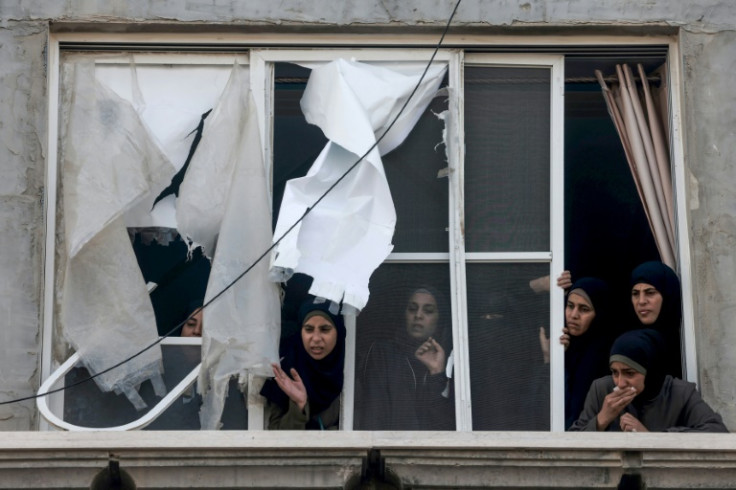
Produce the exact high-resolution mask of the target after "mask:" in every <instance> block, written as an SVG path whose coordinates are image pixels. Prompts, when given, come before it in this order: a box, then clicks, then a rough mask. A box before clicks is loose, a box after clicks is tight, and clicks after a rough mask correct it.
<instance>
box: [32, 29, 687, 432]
mask: <svg viewBox="0 0 736 490" xmlns="http://www.w3.org/2000/svg"><path fill="white" fill-rule="evenodd" d="M407 37H408V38H409V39H407ZM436 41H437V36H434V35H429V34H416V35H414V34H412V35H410V36H407V35H405V34H404V35H402V36H398V35H396V34H359V35H355V34H316V35H315V34H278V33H270V34H269V33H267V34H265V35H264V34H263V33H261V34H234V33H230V34H210V33H200V34H150V33H123V34H115V33H98V32H53V31H52V32H50V33H49V39H48V65H47V66H48V69H47V87H48V122H49V125H48V135H47V149H48V160H47V165H46V175H45V182H46V185H45V194H44V218H45V228H46V235H45V241H44V259H43V263H44V270H43V293H42V297H43V305H42V319H41V325H42V334H41V339H42V340H41V352H40V356H39V358H40V367H41V378H42V381H43V380H44V379H46V378H47V377H48V376H49V373H50V372H51V369H52V356H51V353H52V351H53V329H54V328H53V318H54V306H55V299H54V298H55V287H54V281H55V256H54V255H55V250H56V249H55V238H56V200H57V185H58V150H59V148H58V136H59V134H58V122H59V114H58V104H59V88H60V87H59V69H60V60H61V54H60V52H61V50H62V49H65V48H69V49H79V50H84V49H85V48H89V49H90V50H95V49H97V47H99V46H103V47H104V46H116V47H117V48H119V49H121V50H124V49H125V47H127V46H133V47H141V46H146V45H150V44H157V45H158V44H160V45H164V44H165V45H166V46H167V49H170V50H171V51H176V50H177V45H181V47H182V49H183V50H186V49H191V47H192V46H195V49H196V46H201V47H203V48H202V49H210V50H213V51H217V52H221V51H231V50H234V51H236V52H243V51H246V50H248V51H250V55H251V63H250V66H251V82H252V85H251V86H252V88H253V90H254V93H255V92H256V91H257V90H258V91H260V92H261V93H262V94H263V98H262V99H261V100H260V101H259V100H258V99H257V101H256V104H257V109H258V111H259V119H260V121H262V122H265V121H267V120H268V114H269V113H268V112H267V107H268V106H267V104H266V101H267V100H268V97H267V94H268V90H270V88H269V87H268V84H267V83H266V78H265V77H255V72H258V71H259V70H261V68H260V67H259V63H261V60H260V59H254V57H253V53H254V52H258V53H268V54H267V55H263V56H262V58H263V62H264V65H263V71H261V73H265V69H266V64H265V60H271V61H273V60H277V59H278V58H279V57H280V56H282V55H283V54H284V53H287V52H289V53H295V52H300V53H311V54H308V55H305V58H310V57H311V58H320V57H322V58H323V59H325V60H326V59H328V58H329V59H331V58H332V57H334V55H335V53H337V52H338V51H345V50H348V49H349V50H353V51H355V50H357V51H360V52H362V54H365V53H368V52H370V51H371V50H377V51H380V52H381V55H380V56H379V57H382V58H386V57H387V53H394V54H395V57H394V58H402V59H403V58H405V56H406V53H407V52H408V50H407V49H406V48H405V47H406V46H409V47H417V50H418V51H419V52H422V53H427V52H429V51H428V50H430V49H431V48H432V47H433V46H434V44H435V43H436ZM663 44H664V45H666V46H667V48H668V50H667V60H668V67H669V73H670V80H671V84H670V91H669V97H668V100H669V119H670V135H669V142H670V152H671V157H672V174H673V187H674V191H675V192H674V195H675V216H676V231H677V243H676V245H677V256H678V260H679V270H678V272H679V273H680V280H681V287H682V299H683V345H684V357H685V359H684V360H685V373H686V378H687V379H688V380H689V381H694V382H697V381H698V377H699V374H698V370H697V356H696V346H695V327H694V312H693V310H694V308H693V304H694V300H693V294H694V292H693V287H692V280H693V279H692V273H691V262H690V244H689V235H688V230H689V227H688V215H687V207H686V206H687V202H686V201H687V192H686V191H687V185H686V182H687V180H686V178H687V176H686V171H685V157H684V142H683V134H684V131H683V130H684V118H683V116H682V99H683V96H682V92H683V80H682V66H681V62H680V54H679V53H680V50H679V45H678V39H677V37H676V36H648V37H643V36H641V37H640V36H630V35H626V36H613V35H607V36H595V35H593V36H591V35H584V36H563V35H554V36H542V35H538V36H520V35H492V36H486V35H480V34H473V35H464V34H452V33H451V34H449V35H448V36H447V37H446V39H445V44H444V46H445V48H444V49H443V50H441V51H440V53H443V52H444V53H449V52H451V51H453V49H454V50H455V51H456V52H457V53H458V55H457V59H454V58H453V59H451V57H449V55H448V60H449V61H450V74H451V75H450V76H451V77H452V76H455V77H457V79H456V80H455V83H456V84H457V86H459V87H462V68H463V63H464V62H467V60H471V61H472V60H474V59H475V58H476V57H478V56H482V57H489V58H488V59H491V58H493V59H500V58H497V57H499V56H505V55H497V54H483V55H480V54H476V53H471V52H465V51H464V49H468V48H469V49H471V50H472V49H479V48H482V49H487V50H491V51H492V50H494V49H501V48H503V47H507V46H515V47H521V48H523V47H527V48H528V49H529V50H530V51H534V49H535V48H538V47H539V46H559V47H560V48H561V51H562V50H563V48H564V47H571V46H627V45H631V46H646V45H663ZM298 46H301V47H300V48H295V47H298ZM365 46H371V48H365ZM397 46H401V48H400V49H399V48H397ZM259 48H260V49H259ZM266 48H267V49H266ZM546 50H547V51H549V48H546ZM319 53H322V54H319ZM177 56H178V52H177ZM371 56H372V55H371ZM510 56H511V57H518V56H519V55H516V54H514V55H510ZM529 56H535V55H529ZM536 56H541V57H544V56H546V55H536ZM551 56H552V57H555V58H561V59H562V60H563V62H564V55H551ZM361 59H370V56H368V58H361ZM438 59H441V58H438ZM281 61H293V60H291V59H290V60H286V59H282V60H281ZM506 62H509V61H508V60H506ZM256 67H258V68H256ZM563 68H564V65H563ZM453 73H454V74H455V75H453ZM272 75H273V74H272V73H271V77H272ZM561 80H562V84H563V85H562V91H563V92H562V95H564V75H563V76H562V78H561ZM451 83H452V82H451ZM259 84H260V86H259ZM553 85H555V86H556V85H557V83H556V82H555V81H554V80H553ZM272 86H273V85H272V84H271V87H272ZM555 90H556V89H555ZM555 98H556V97H553V99H555ZM270 114H271V115H272V109H271V113H270ZM552 117H553V118H557V119H559V120H560V121H561V122H557V123H554V122H553V124H552V128H551V129H552V131H553V132H554V131H555V129H559V130H560V131H562V129H563V128H564V107H557V106H555V107H553V111H552ZM261 129H262V131H263V134H262V139H263V142H264V145H263V148H264V156H265V157H267V158H266V160H265V161H266V162H270V161H271V160H270V159H269V158H270V156H271V155H270V153H269V151H270V149H271V145H270V144H269V143H268V142H269V141H270V137H271V136H270V131H271V126H269V125H267V124H262V126H261ZM458 131H459V133H460V134H462V133H463V129H462V118H460V121H459V128H458ZM461 141H462V140H461ZM552 144H553V148H552V158H553V159H554V158H559V155H558V152H561V151H562V150H561V148H562V133H561V132H560V133H559V134H558V133H554V136H553V138H552ZM452 154H453V155H455V158H458V160H457V161H462V158H461V157H462V148H454V149H452ZM451 158H452V157H451ZM455 174H456V175H451V176H450V178H451V180H452V179H456V180H458V181H459V180H460V177H461V175H459V174H458V173H457V172H455ZM561 179H562V174H559V175H558V172H552V173H551V179H550V180H551V182H550V186H551V199H552V196H556V198H559V196H557V195H558V194H559V195H564V189H563V186H562V180H561ZM453 189H458V190H453ZM455 192H462V186H461V185H460V184H459V183H457V182H456V183H455V184H453V185H452V186H451V189H450V201H452V199H453V197H452V196H453V193H455ZM453 208H457V206H454V207H453V206H452V205H450V209H453ZM461 219H462V215H460V214H456V213H453V215H451V228H452V232H453V233H459V230H460V223H461V222H462V221H461ZM559 219H561V218H559ZM556 223H557V221H555V218H553V217H551V222H550V230H551V234H552V245H551V257H550V256H549V255H548V254H546V253H545V254H536V253H532V254H528V253H525V254H517V255H514V254H480V255H478V254H475V253H467V254H466V253H465V252H464V251H457V250H452V249H451V252H450V253H449V254H416V255H417V257H410V255H415V254H392V255H391V256H390V257H389V259H388V260H387V262H395V261H403V260H409V261H413V260H415V259H416V260H419V261H429V262H444V261H445V260H446V259H449V260H450V262H451V264H455V265H454V266H452V269H451V272H452V274H456V276H455V277H454V278H453V279H452V282H453V285H454V284H465V281H464V273H465V272H464V264H465V263H476V262H485V261H492V262H503V261H511V262H517V261H520V262H547V261H549V263H550V264H551V266H550V267H551V271H550V272H551V277H552V278H554V277H556V275H557V274H559V273H560V272H561V271H562V266H561V265H560V264H561V258H560V255H561V252H556V250H560V251H561V250H563V249H564V243H563V241H564V238H563V237H562V226H561V225H562V223H561V222H560V223H557V224H556ZM459 264H462V266H460V265H459ZM461 276H462V278H461ZM461 279H462V280H461ZM453 287H454V286H453ZM554 289H557V288H554ZM555 292H556V291H553V292H552V293H551V294H552V295H551V297H550V300H551V305H550V321H551V322H550V325H554V324H555V323H554V322H553V321H552V320H553V319H554V318H560V317H561V313H559V314H558V315H557V316H555V313H554V311H556V310H558V311H559V312H561V311H562V309H563V305H562V292H561V291H558V292H557V294H555ZM464 293H465V291H462V290H456V291H455V292H454V293H453V297H452V303H453V311H454V312H458V313H455V314H456V315H459V316H460V318H455V319H454V320H457V326H455V325H456V322H455V321H453V329H456V328H460V326H461V325H462V326H463V327H464V328H467V319H466V318H463V317H462V315H463V314H465V315H466V313H461V312H459V309H458V308H457V307H456V306H457V304H458V299H462V300H463V301H464V297H465V296H464ZM463 301H460V302H459V303H463ZM463 310H464V307H463ZM346 323H347V325H348V329H349V333H348V335H349V338H350V335H351V333H350V329H351V328H352V335H353V339H352V342H353V349H354V331H355V322H354V318H353V319H350V318H348V319H347V322H346ZM458 340H460V341H461V343H462V341H463V339H458ZM464 341H465V343H467V332H466V338H465V339H464ZM465 348H467V347H465ZM352 354H353V355H352V359H353V362H354V359H355V358H354V354H355V353H354V350H353V353H352ZM562 354H563V351H562V348H561V346H559V345H556V343H555V342H552V350H551V356H552V361H551V362H552V364H551V369H552V372H551V376H550V379H551V383H552V386H551V397H552V400H551V403H552V407H551V410H550V414H551V418H552V420H551V430H552V432H557V431H560V430H562V429H561V426H562V416H563V415H562V414H564V387H562V390H560V388H559V386H555V381H554V380H555V379H557V380H558V382H561V380H562V379H564V376H563V374H562V373H563V371H562V370H563V366H562V363H561V362H560V358H562V357H563V355H562ZM467 361H468V360H467V358H466V359H464V360H462V362H463V363H465V364H467ZM460 369H464V370H465V371H466V372H465V374H463V376H464V378H465V380H466V381H469V378H468V376H467V370H468V367H467V365H466V366H465V367H461V368H460ZM346 371H347V365H346ZM349 372H350V378H351V379H352V378H353V373H354V369H353V370H352V371H349ZM463 389H464V388H463ZM556 391H560V393H557V394H555V392H556ZM343 396H345V395H343ZM461 396H465V397H467V404H469V400H470V399H469V387H468V391H467V393H464V394H463V395H461ZM465 405H466V402H464V401H460V400H458V397H457V396H456V408H459V410H458V411H457V413H459V414H461V417H462V419H463V422H461V423H458V429H459V431H460V432H465V431H468V430H471V427H470V426H469V425H468V424H469V422H468V421H469V420H470V414H471V412H470V408H469V405H468V406H467V407H466V406H465ZM554 414H560V415H559V417H555V415H554ZM350 417H351V419H352V412H351V415H350ZM249 422H250V421H249ZM345 422H346V423H345V424H344V425H345V426H346V427H345V429H346V430H350V429H351V426H352V420H350V421H345ZM348 422H349V423H348ZM40 424H41V429H44V430H48V429H49V428H50V427H49V426H48V424H46V423H44V422H43V421H42V422H41V423H40ZM249 427H250V424H249Z"/></svg>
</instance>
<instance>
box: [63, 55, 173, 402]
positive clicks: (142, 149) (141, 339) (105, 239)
mask: <svg viewBox="0 0 736 490" xmlns="http://www.w3.org/2000/svg"><path fill="white" fill-rule="evenodd" d="M68 75H69V77H70V79H71V86H72V93H71V96H70V97H67V98H66V100H67V106H66V107H65V111H66V112H65V113H66V114H68V127H66V128H64V131H63V135H64V138H65V139H64V145H63V169H62V176H63V217H64V225H65V226H64V233H65V235H64V243H65V245H66V252H67V254H66V263H65V264H63V265H61V266H62V267H64V269H63V271H64V274H63V288H62V289H61V297H60V302H61V314H60V322H61V327H62V332H63V335H64V337H65V338H66V340H67V341H68V342H69V343H70V344H71V345H72V346H73V347H74V348H75V349H76V350H77V352H78V353H79V354H80V356H81V358H82V362H83V363H84V365H85V367H87V369H88V370H89V371H90V373H91V374H97V373H99V372H100V371H102V370H104V369H107V368H109V367H110V366H112V365H115V364H116V363H118V362H120V361H123V360H125V359H126V358H128V357H129V356H131V355H133V354H135V353H137V352H138V351H140V350H141V349H142V348H144V347H145V346H147V345H150V344H152V343H153V342H154V341H155V340H156V339H157V331H156V321H155V317H154V313H153V307H152V306H151V302H150V300H149V298H148V292H147V290H146V287H145V283H144V280H143V277H142V275H141V272H140V269H139V268H138V266H137V262H136V258H135V254H134V253H133V249H132V246H131V243H130V240H129V238H128V234H127V231H126V229H125V225H124V223H123V219H122V216H123V213H125V212H126V211H127V210H129V209H131V208H132V207H133V206H135V205H136V204H137V203H139V202H141V201H142V200H143V199H145V197H146V196H148V195H151V194H152V193H155V192H160V190H161V189H162V188H163V187H164V186H165V184H166V182H167V181H168V180H170V178H171V176H172V175H173V173H174V168H173V166H172V165H171V163H170V162H169V161H168V159H167V158H166V157H165V156H164V155H163V153H162V152H161V151H160V149H159V148H158V146H157V145H156V143H155V142H154V141H153V140H152V139H151V137H150V136H149V134H148V131H147V129H146V128H145V125H144V124H143V123H142V121H141V120H140V118H139V116H138V114H137V113H136V111H135V109H134V108H133V107H132V105H131V104H130V103H128V102H127V101H125V100H123V99H121V98H120V97H119V96H117V95H116V94H115V93H114V92H112V91H111V90H109V89H107V88H106V87H105V86H103V85H102V84H100V83H99V82H97V81H96V78H95V67H94V64H93V63H92V62H81V63H77V64H72V65H71V67H70V69H69V71H68ZM154 195H155V194H154ZM161 369H162V367H161V350H160V347H158V346H156V347H154V348H151V349H149V350H147V351H146V352H144V353H143V354H141V355H140V356H137V357H135V358H134V359H132V360H130V361H129V362H126V363H125V364H123V365H122V366H120V367H118V368H116V369H114V370H112V371H110V372H108V373H105V374H102V375H100V376H98V377H97V378H95V381H96V382H97V384H98V386H99V387H100V388H101V389H102V390H103V391H110V390H114V391H116V392H123V393H125V394H126V396H127V397H128V398H129V399H130V401H131V402H132V403H133V404H134V405H135V407H136V408H137V409H141V408H143V407H145V404H144V403H143V400H142V399H141V398H140V396H139V395H138V393H137V386H138V385H139V384H140V383H141V382H143V381H145V380H147V379H150V380H151V382H152V383H153V386H154V388H155V391H156V393H157V394H158V395H160V396H163V395H164V394H165V388H164V385H163V381H162V379H161Z"/></svg>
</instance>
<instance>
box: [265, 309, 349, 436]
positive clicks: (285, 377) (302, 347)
mask: <svg viewBox="0 0 736 490" xmlns="http://www.w3.org/2000/svg"><path fill="white" fill-rule="evenodd" d="M329 306H330V303H328V302H326V303H319V304H316V303H313V302H312V301H306V302H304V303H303V304H302V306H301V307H300V309H299V324H300V325H301V329H300V331H299V332H298V333H296V334H294V335H291V336H289V337H287V338H286V339H285V340H284V341H283V342H282V345H281V349H280V355H281V356H282V357H281V365H278V364H275V363H274V364H272V365H271V366H272V367H273V374H274V377H273V378H272V379H268V380H266V383H265V384H264V385H263V388H262V389H261V395H263V396H264V397H266V399H267V401H268V402H267V405H266V415H267V419H268V428H269V429H270V430H304V429H314V430H325V429H337V427H338V423H339V416H340V392H342V384H343V369H344V366H345V324H344V322H343V319H342V316H340V315H334V314H332V313H331V312H330V311H329Z"/></svg>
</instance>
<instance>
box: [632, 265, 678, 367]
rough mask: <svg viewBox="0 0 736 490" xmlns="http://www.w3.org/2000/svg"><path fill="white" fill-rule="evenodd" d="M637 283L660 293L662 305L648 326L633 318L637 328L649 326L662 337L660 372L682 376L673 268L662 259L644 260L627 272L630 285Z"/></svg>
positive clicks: (676, 296) (676, 278)
mask: <svg viewBox="0 0 736 490" xmlns="http://www.w3.org/2000/svg"><path fill="white" fill-rule="evenodd" d="M639 283H645V284H651V285H652V286H654V287H655V289H656V290H657V291H659V294H661V295H662V308H661V309H660V312H659V315H658V316H657V320H656V321H655V322H654V323H653V324H651V325H644V324H642V323H640V322H638V321H637V323H638V324H639V325H638V328H652V329H654V330H657V331H658V332H659V333H661V334H662V336H663V337H664V357H663V362H664V366H665V367H664V372H665V373H666V374H670V375H672V376H674V377H675V378H680V377H682V355H681V346H680V328H681V326H680V324H681V323H682V295H681V291H680V279H679V278H678V277H677V274H676V273H675V271H673V270H672V269H671V268H670V267H669V266H667V265H666V264H664V263H662V262H657V261H652V262H644V263H643V264H640V265H638V266H637V267H636V268H635V269H634V270H633V271H632V272H631V287H632V288H633V287H634V286H635V285H637V284H639Z"/></svg>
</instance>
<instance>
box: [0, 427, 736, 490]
mask: <svg viewBox="0 0 736 490" xmlns="http://www.w3.org/2000/svg"><path fill="white" fill-rule="evenodd" d="M371 450H372V453H371V456H372V457H371V458H370V459H369V458H368V454H369V451H371ZM111 458H113V459H114V460H115V461H119V466H120V468H121V469H122V470H123V471H125V472H126V473H127V474H128V475H129V476H130V477H131V478H132V480H133V481H134V482H135V484H136V486H137V488H139V489H144V488H145V489H151V488H360V487H361V484H360V480H361V474H363V473H365V472H366V469H367V470H368V472H369V473H370V474H371V475H373V478H374V482H375V481H380V480H381V479H386V480H388V481H393V482H394V483H397V484H398V485H397V486H401V487H404V488H458V487H460V488H499V487H503V488H615V487H616V485H617V484H618V482H619V481H620V479H621V475H623V474H630V475H640V476H641V478H642V480H643V481H644V482H645V483H646V487H647V488H648V489H653V488H736V435H732V434H629V433H627V434H598V433H594V434H586V433H540V432H474V433H429V432H329V433H325V432H255V431H251V432H235V431H228V432H153V431H141V432H124V433H112V432H84V433H82V432H76V433H68V432H4V433H2V437H0V488H90V483H91V482H92V480H93V479H94V477H95V475H96V474H98V473H99V472H100V471H102V470H103V469H105V468H106V467H107V466H108V463H109V461H110V459H111ZM371 485H373V483H364V484H363V485H362V486H364V487H365V488H377V487H374V486H371Z"/></svg>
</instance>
